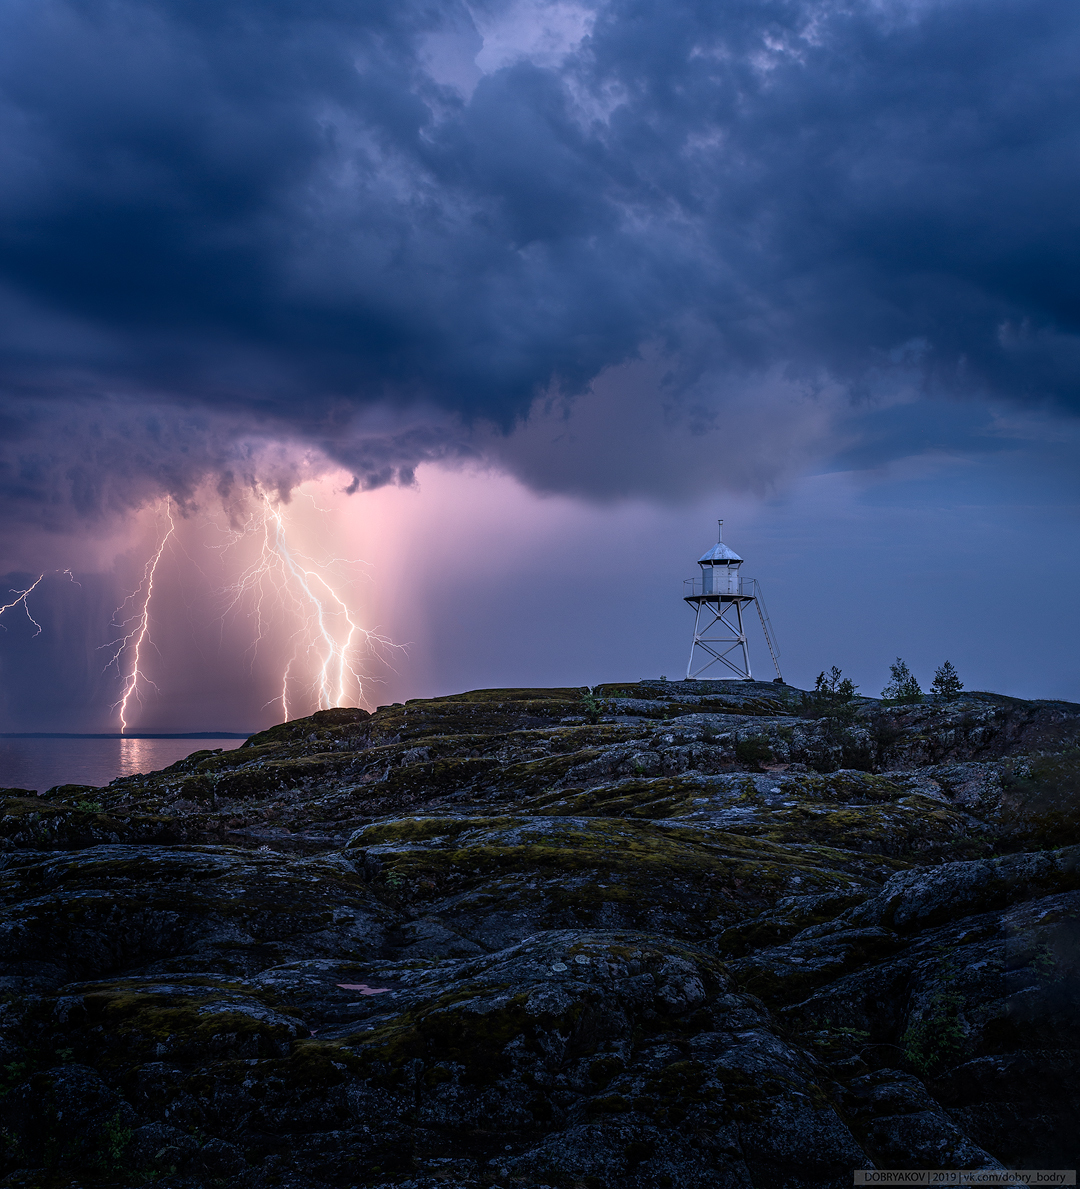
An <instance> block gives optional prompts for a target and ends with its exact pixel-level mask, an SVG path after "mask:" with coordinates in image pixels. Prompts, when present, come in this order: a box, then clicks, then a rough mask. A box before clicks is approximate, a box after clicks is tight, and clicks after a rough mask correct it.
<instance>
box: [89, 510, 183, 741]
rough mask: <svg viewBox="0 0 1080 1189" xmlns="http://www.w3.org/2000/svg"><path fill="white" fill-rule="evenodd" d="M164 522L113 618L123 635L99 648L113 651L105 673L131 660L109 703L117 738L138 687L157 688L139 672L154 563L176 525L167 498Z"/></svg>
mask: <svg viewBox="0 0 1080 1189" xmlns="http://www.w3.org/2000/svg"><path fill="white" fill-rule="evenodd" d="M165 518H166V520H167V521H168V523H169V527H168V529H167V530H166V531H165V532H164V533H163V535H162V537H161V540H160V541H159V542H158V546H157V549H156V550H155V551H154V553H153V555H152V556H151V557H150V558H149V560H148V561H147V563H146V565H145V566H144V567H143V576H142V581H141V582H140V583H139V585H138V586H137V587H136V588H135V590H134V591H132V593H131V594H130V595H128V597H127V598H126V599H125V600H124V601H123V603H121V604H120V606H119V607H118V608H117V609H116V613H115V614H114V616H113V620H114V623H113V626H114V627H118V628H120V629H121V630H122V631H123V632H124V634H123V635H122V636H119V637H118V638H117V639H115V640H112V641H110V643H108V644H106V645H103V647H105V648H113V649H115V652H114V653H113V657H112V660H110V661H109V663H108V664H107V665H106V666H105V668H106V669H108V668H110V667H111V666H115V667H116V670H117V672H118V673H122V671H123V669H124V668H126V667H127V666H126V665H125V663H124V658H125V656H130V658H131V664H130V668H128V672H127V673H126V674H123V693H122V694H121V695H120V698H119V699H118V700H117V701H116V702H114V703H113V709H114V710H116V709H117V708H118V707H119V711H120V715H119V717H120V733H121V734H123V733H124V732H125V731H126V730H127V728H128V722H127V714H128V706H129V705H130V703H131V700H132V698H134V699H135V700H136V701H140V702H141V701H142V697H141V695H140V693H139V687H140V685H152V686H153V687H154V689H157V688H158V687H157V685H155V684H154V682H153V681H151V680H150V678H149V677H147V676H146V674H145V673H144V672H143V671H142V655H143V649H144V648H145V647H146V646H147V645H150V646H152V645H153V641H152V640H151V639H150V603H151V600H152V599H153V597H154V578H155V576H156V574H157V568H158V563H159V562H160V561H161V555H162V554H163V553H164V552H165V546H166V545H167V544H168V543H169V538H170V537H171V536H172V535H173V533H174V532H175V531H176V522H175V521H174V520H173V514H172V501H171V500H170V499H169V498H168V497H166V499H165ZM129 604H130V605H131V606H132V609H133V611H132V614H130V615H128V616H127V618H126V619H122V620H120V622H119V623H116V622H115V620H116V617H117V616H118V615H120V614H122V613H123V612H124V610H125V608H126V607H127V606H128V605H129Z"/></svg>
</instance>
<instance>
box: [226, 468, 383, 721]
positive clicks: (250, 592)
mask: <svg viewBox="0 0 1080 1189" xmlns="http://www.w3.org/2000/svg"><path fill="white" fill-rule="evenodd" d="M258 500H259V507H258V510H257V511H256V512H255V513H254V514H253V515H252V517H251V519H250V520H249V521H248V523H247V524H246V525H245V527H244V529H243V530H241V531H240V532H236V533H233V534H231V536H232V541H231V543H237V542H239V541H240V539H241V538H242V537H245V536H249V535H258V536H259V538H260V547H259V556H258V557H257V558H256V560H255V561H253V562H252V563H251V564H250V565H249V566H248V567H247V569H245V570H244V571H243V573H242V574H241V575H240V577H239V578H238V579H237V581H236V582H235V583H234V584H233V585H232V586H231V587H230V588H229V590H230V593H231V594H232V596H233V598H232V603H231V605H230V608H229V609H230V610H232V609H235V608H236V607H237V605H238V604H239V603H240V602H241V601H242V600H244V599H246V598H251V599H252V600H253V602H254V618H255V644H256V647H257V646H258V643H259V642H260V641H261V640H262V639H263V638H264V636H265V635H266V634H267V632H268V631H269V630H270V618H271V614H272V609H274V608H276V609H279V610H287V611H288V612H290V613H291V615H292V617H294V618H295V619H296V620H297V621H298V623H299V626H298V627H297V628H295V629H294V631H293V633H292V636H291V640H292V644H293V655H292V657H291V659H290V660H289V661H287V662H286V664H285V668H284V671H283V672H282V676H281V695H280V701H281V709H282V712H283V713H284V716H285V718H286V720H288V719H289V717H290V691H291V690H294V689H295V685H296V684H297V681H299V680H301V679H299V678H295V677H294V671H295V670H296V669H297V668H302V667H303V666H300V665H299V664H298V662H299V661H300V659H301V656H306V657H309V658H310V657H314V659H315V667H316V674H315V677H314V679H313V680H311V681H309V682H308V683H307V690H306V691H305V693H306V698H305V701H308V702H310V701H315V702H317V706H316V709H319V710H326V709H329V708H330V707H332V706H342V705H347V704H349V702H350V701H351V700H352V699H356V700H359V698H360V696H361V694H362V681H361V674H360V669H359V663H358V656H357V654H358V652H359V651H360V650H361V648H363V647H365V646H369V645H388V646H389V645H390V641H388V640H386V639H384V638H383V637H382V636H379V635H378V634H377V633H375V632H371V631H368V630H367V629H365V628H362V627H361V626H360V625H359V624H358V623H357V622H356V620H355V619H354V617H353V612H352V611H351V610H350V608H349V605H348V603H347V602H346V600H345V598H344V597H343V595H342V594H341V593H340V591H339V589H337V588H336V587H335V586H334V585H332V582H331V579H332V575H328V573H327V569H326V567H327V566H329V565H332V564H334V563H337V562H343V561H346V559H343V558H333V559H331V560H330V561H328V562H325V563H317V562H315V561H313V560H312V559H311V558H310V557H308V556H306V555H305V554H303V553H300V552H298V551H297V550H296V549H295V548H294V547H293V546H292V545H291V544H290V541H289V536H288V527H287V525H286V522H285V516H284V513H283V511H282V508H281V505H280V503H275V502H273V501H271V499H270V497H269V496H268V495H267V494H266V493H265V492H259V493H258ZM348 564H352V563H348ZM308 712H309V711H307V710H305V713H308Z"/></svg>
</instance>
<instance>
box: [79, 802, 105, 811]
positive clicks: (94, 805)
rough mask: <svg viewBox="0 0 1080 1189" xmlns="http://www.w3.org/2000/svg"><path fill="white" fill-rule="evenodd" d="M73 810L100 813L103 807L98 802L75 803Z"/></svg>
mask: <svg viewBox="0 0 1080 1189" xmlns="http://www.w3.org/2000/svg"><path fill="white" fill-rule="evenodd" d="M75 808H76V809H81V810H82V811H83V813H100V812H101V811H102V810H103V809H104V808H105V806H104V805H102V804H101V802H100V801H76V802H75Z"/></svg>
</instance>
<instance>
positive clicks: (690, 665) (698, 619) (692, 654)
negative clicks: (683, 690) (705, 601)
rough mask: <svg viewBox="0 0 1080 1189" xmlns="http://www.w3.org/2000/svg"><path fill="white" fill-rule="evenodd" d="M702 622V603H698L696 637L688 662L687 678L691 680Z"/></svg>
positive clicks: (691, 646)
mask: <svg viewBox="0 0 1080 1189" xmlns="http://www.w3.org/2000/svg"><path fill="white" fill-rule="evenodd" d="M700 622H701V604H700V603H698V605H697V614H696V615H695V616H694V639H693V642H692V643H691V645H690V659H689V660H688V661H687V662H686V680H687V681H689V680H690V671H691V669H693V667H694V649H695V648H697V642H698V624H699V623H700Z"/></svg>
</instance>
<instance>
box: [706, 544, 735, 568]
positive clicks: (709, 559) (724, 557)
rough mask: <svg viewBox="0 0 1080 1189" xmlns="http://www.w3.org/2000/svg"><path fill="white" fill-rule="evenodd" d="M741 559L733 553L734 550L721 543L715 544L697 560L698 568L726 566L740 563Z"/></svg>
mask: <svg viewBox="0 0 1080 1189" xmlns="http://www.w3.org/2000/svg"><path fill="white" fill-rule="evenodd" d="M741 561H742V558H741V557H740V556H739V555H738V554H737V553H736V552H735V550H734V549H729V548H728V547H727V546H726V545H725V544H724V542H723V541H717V543H716V544H715V545H714V546H713V547H712V548H711V549H710V550H709V551H708V553H703V554H702V555H701V556H700V557H699V558H698V565H699V566H707V565H709V564H710V563H711V564H712V565H714V566H715V565H720V566H722V565H728V564H731V563H733V562H741Z"/></svg>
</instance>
